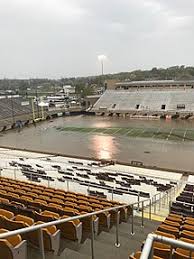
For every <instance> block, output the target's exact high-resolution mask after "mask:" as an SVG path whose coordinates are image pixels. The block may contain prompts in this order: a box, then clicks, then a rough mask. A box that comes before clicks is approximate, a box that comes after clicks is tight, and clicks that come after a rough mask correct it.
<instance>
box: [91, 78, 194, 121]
mask: <svg viewBox="0 0 194 259" xmlns="http://www.w3.org/2000/svg"><path fill="white" fill-rule="evenodd" d="M115 86H116V88H115V90H109V89H107V90H106V91H105V92H104V94H103V95H102V96H101V97H100V99H99V100H98V101H97V102H96V103H95V104H94V106H93V108H92V111H93V112H95V113H96V114H97V115H109V116H112V115H118V116H119V115H125V116H129V115H145V116H148V115H154V116H157V115H158V116H159V117H160V116H161V115H170V116H173V115H176V116H177V117H179V115H183V116H187V117H186V118H188V117H191V116H192V115H193V113H194V90H193V87H194V82H190V83H187V84H186V82H185V83H183V82H182V83H179V84H177V83H176V82H175V81H167V82H166V81H151V82H149V81H148V82H147V81H143V82H122V83H116V84H115Z"/></svg>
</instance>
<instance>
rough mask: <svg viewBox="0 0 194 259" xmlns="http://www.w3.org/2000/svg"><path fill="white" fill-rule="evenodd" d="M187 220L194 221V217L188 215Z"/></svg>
mask: <svg viewBox="0 0 194 259" xmlns="http://www.w3.org/2000/svg"><path fill="white" fill-rule="evenodd" d="M185 220H189V221H194V218H191V217H186V218H185Z"/></svg>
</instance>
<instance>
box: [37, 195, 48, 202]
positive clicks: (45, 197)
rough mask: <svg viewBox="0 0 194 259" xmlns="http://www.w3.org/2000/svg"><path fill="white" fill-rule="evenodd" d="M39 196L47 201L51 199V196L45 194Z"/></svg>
mask: <svg viewBox="0 0 194 259" xmlns="http://www.w3.org/2000/svg"><path fill="white" fill-rule="evenodd" d="M38 198H39V199H41V200H45V201H47V202H50V201H51V198H50V197H48V196H45V195H39V196H38Z"/></svg>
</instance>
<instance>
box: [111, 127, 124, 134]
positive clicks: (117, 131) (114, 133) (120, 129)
mask: <svg viewBox="0 0 194 259" xmlns="http://www.w3.org/2000/svg"><path fill="white" fill-rule="evenodd" d="M121 129H122V128H119V129H118V130H116V131H115V132H114V133H113V134H112V135H115V134H116V133H117V132H119V131H120V130H121Z"/></svg>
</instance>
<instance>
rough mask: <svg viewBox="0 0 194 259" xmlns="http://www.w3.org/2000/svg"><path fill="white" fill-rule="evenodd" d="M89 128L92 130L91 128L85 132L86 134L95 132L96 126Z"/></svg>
mask: <svg viewBox="0 0 194 259" xmlns="http://www.w3.org/2000/svg"><path fill="white" fill-rule="evenodd" d="M91 129H92V130H91V131H88V132H86V134H90V133H93V132H95V131H96V129H97V128H91ZM96 133H99V132H96Z"/></svg>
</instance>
